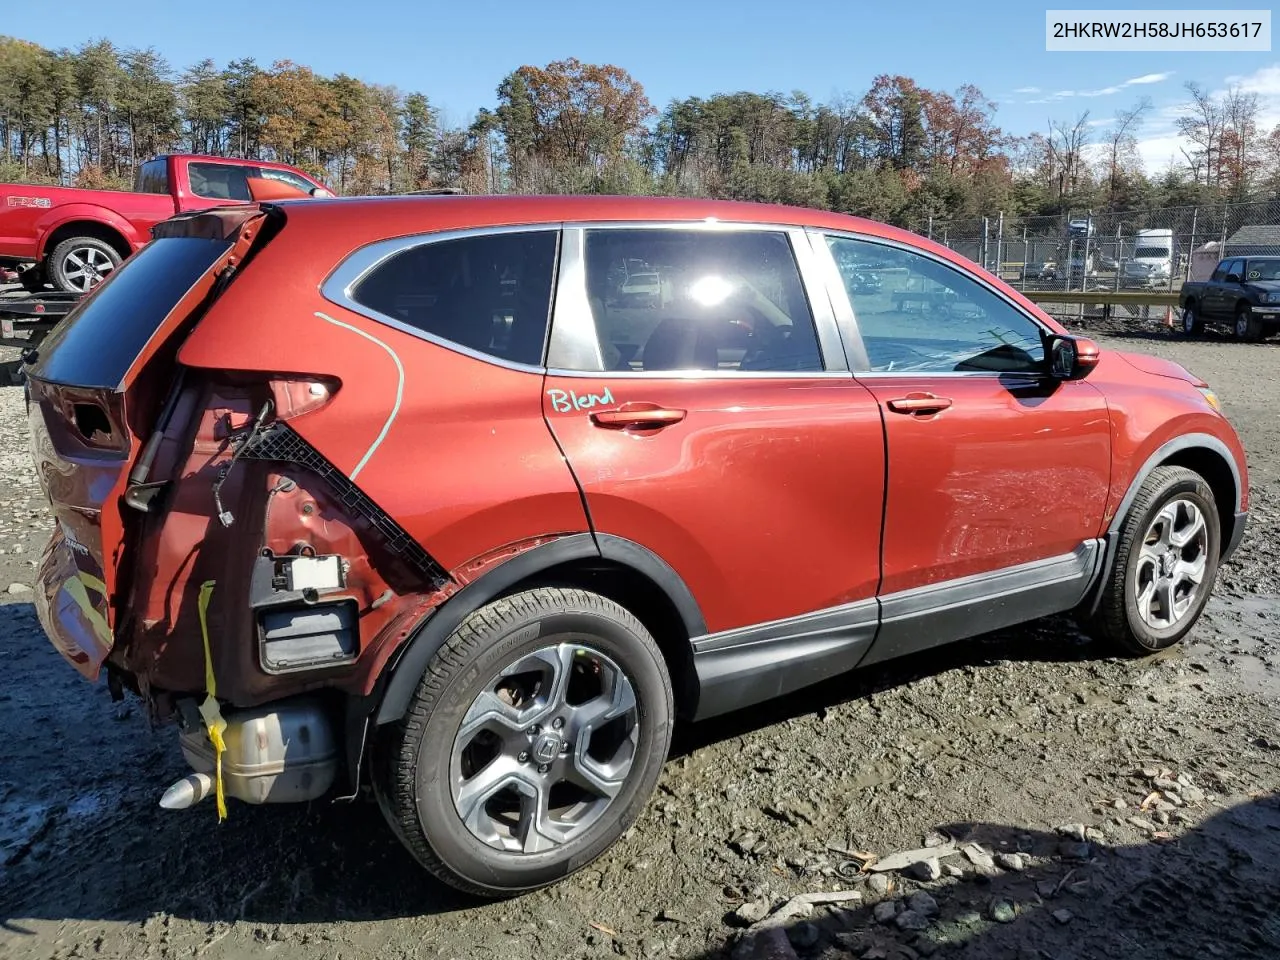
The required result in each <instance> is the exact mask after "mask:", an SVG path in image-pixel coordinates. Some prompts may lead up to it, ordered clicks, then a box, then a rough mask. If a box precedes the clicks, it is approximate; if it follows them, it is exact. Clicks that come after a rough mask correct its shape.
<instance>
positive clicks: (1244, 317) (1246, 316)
mask: <svg viewBox="0 0 1280 960" xmlns="http://www.w3.org/2000/svg"><path fill="white" fill-rule="evenodd" d="M1235 332H1236V339H1238V340H1250V341H1253V340H1261V339H1262V323H1261V322H1260V321H1259V320H1258V319H1257V318H1256V317H1255V316H1254V315H1253V311H1252V310H1250V309H1249V305H1248V304H1243V303H1242V304H1241V305H1240V306H1238V307H1237V308H1236V325H1235Z"/></svg>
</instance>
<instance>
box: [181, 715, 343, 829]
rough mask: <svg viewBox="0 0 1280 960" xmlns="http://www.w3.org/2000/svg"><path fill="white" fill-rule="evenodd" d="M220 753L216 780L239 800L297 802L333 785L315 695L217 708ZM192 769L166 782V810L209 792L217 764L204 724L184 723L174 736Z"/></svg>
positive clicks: (325, 722) (334, 768)
mask: <svg viewBox="0 0 1280 960" xmlns="http://www.w3.org/2000/svg"><path fill="white" fill-rule="evenodd" d="M223 718H224V719H225V720H226V722H227V729H226V731H225V732H224V733H223V735H222V736H223V740H224V741H225V742H226V746H227V749H226V752H225V753H223V755H222V784H223V790H224V792H225V793H226V795H227V796H228V797H236V798H237V799H239V800H242V801H244V802H245V803H303V802H306V801H308V800H316V799H318V798H320V797H322V796H324V794H325V793H326V792H327V791H328V790H329V788H330V787H331V786H332V785H333V781H334V778H335V777H336V776H337V772H338V745H337V739H336V737H335V736H334V730H333V725H332V724H331V723H330V722H329V717H328V714H327V713H326V712H325V710H324V708H323V706H322V705H321V704H320V703H319V702H317V701H316V700H313V699H310V698H306V697H298V698H296V699H289V700H281V701H279V702H277V703H271V704H266V705H264V706H261V707H254V708H251V709H247V710H234V711H232V710H228V711H225V712H224V713H223ZM178 743H179V745H180V746H181V747H182V754H183V756H184V757H186V760H187V763H188V764H189V765H190V766H191V769H192V770H193V771H194V772H193V773H192V774H190V775H189V776H186V777H183V778H182V779H181V780H178V781H176V782H175V783H173V784H171V785H170V786H169V788H168V789H167V790H165V792H164V794H163V796H161V798H160V806H162V807H163V808H164V809H166V810H185V809H186V808H188V807H191V806H194V805H195V804H197V803H199V802H200V801H201V800H203V799H204V798H205V797H208V796H210V795H212V793H213V792H214V776H215V773H216V770H217V766H216V763H215V760H214V751H213V744H212V743H210V742H209V735H208V733H207V732H206V731H205V728H204V725H203V724H199V723H195V724H189V725H188V726H187V727H186V729H184V730H182V732H181V733H179V735H178Z"/></svg>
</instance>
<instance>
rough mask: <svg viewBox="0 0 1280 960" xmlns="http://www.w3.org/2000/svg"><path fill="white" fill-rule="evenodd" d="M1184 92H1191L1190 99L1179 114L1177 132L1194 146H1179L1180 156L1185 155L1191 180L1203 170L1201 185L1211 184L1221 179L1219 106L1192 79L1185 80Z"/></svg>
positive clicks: (1222, 126) (1223, 121) (1220, 114)
mask: <svg viewBox="0 0 1280 960" xmlns="http://www.w3.org/2000/svg"><path fill="white" fill-rule="evenodd" d="M1187 92H1188V93H1189V94H1191V102H1190V103H1188V104H1187V105H1186V107H1185V111H1184V113H1183V114H1182V116H1180V117H1178V132H1179V133H1181V134H1182V135H1183V136H1184V137H1186V138H1187V139H1188V140H1190V141H1191V142H1192V143H1193V144H1194V147H1193V148H1192V149H1191V150H1187V149H1186V148H1185V147H1184V148H1182V155H1183V156H1184V157H1186V158H1187V165H1188V166H1189V167H1190V168H1191V175H1192V179H1193V180H1195V181H1196V182H1201V179H1200V175H1201V173H1203V174H1204V179H1203V183H1204V185H1205V186H1207V187H1213V186H1216V185H1217V184H1218V183H1220V182H1221V178H1222V131H1223V128H1224V124H1225V119H1224V117H1223V110H1222V105H1221V104H1220V103H1218V102H1217V101H1216V100H1214V98H1213V96H1212V94H1210V93H1209V91H1208V90H1206V89H1205V88H1204V87H1202V86H1200V85H1199V84H1198V83H1196V82H1194V81H1189V82H1188V83H1187Z"/></svg>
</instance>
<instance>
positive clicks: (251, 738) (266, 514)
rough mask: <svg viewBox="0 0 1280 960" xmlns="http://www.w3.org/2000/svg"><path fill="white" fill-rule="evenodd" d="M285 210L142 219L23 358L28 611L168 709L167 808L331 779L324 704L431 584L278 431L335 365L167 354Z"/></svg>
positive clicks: (425, 572)
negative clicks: (32, 538) (39, 514)
mask: <svg viewBox="0 0 1280 960" xmlns="http://www.w3.org/2000/svg"><path fill="white" fill-rule="evenodd" d="M286 219H287V217H286V214H285V212H284V211H283V210H282V209H280V208H279V207H278V206H271V205H258V206H253V207H244V208H235V209H220V210H212V211H204V212H201V213H197V214H190V215H185V216H180V217H176V218H174V219H172V220H170V221H166V222H165V223H163V224H160V225H159V226H157V227H156V229H155V232H154V238H155V239H154V241H153V242H152V243H150V244H149V245H148V246H147V247H146V248H144V249H143V251H141V252H140V253H139V254H138V255H137V256H136V257H135V258H133V260H131V261H130V263H129V264H128V265H127V266H126V267H125V268H124V269H121V270H120V271H118V272H117V273H115V274H114V275H113V276H112V277H111V278H110V279H109V280H108V281H107V282H105V283H103V284H102V285H101V286H100V287H99V288H98V289H96V290H95V291H94V292H93V293H92V294H91V295H90V296H89V297H88V298H86V300H85V301H84V302H83V303H82V304H81V305H80V306H79V307H78V308H77V309H76V310H75V311H74V312H73V313H72V314H71V315H69V316H68V318H67V319H66V321H65V322H64V323H62V324H61V325H60V326H59V327H58V328H57V329H56V330H55V331H54V332H53V334H51V335H50V337H49V338H48V339H47V340H46V341H45V342H44V343H43V344H42V345H41V347H40V349H39V351H38V353H36V354H35V355H34V356H30V355H29V356H28V367H27V388H26V389H27V407H28V416H29V420H30V426H31V444H32V454H33V457H34V459H35V463H36V468H37V472H38V474H39V478H40V481H41V483H42V485H43V487H44V490H45V492H46V493H47V495H48V497H49V500H50V504H51V507H52V512H53V514H54V517H55V527H54V530H53V533H52V535H51V537H50V539H49V541H48V544H47V546H46V548H45V550H44V553H43V557H42V560H41V567H40V573H39V582H40V590H39V592H38V596H37V604H36V606H37V612H38V614H39V617H40V620H41V623H42V625H43V627H44V629H45V631H46V633H47V634H48V636H49V637H50V639H51V641H52V642H53V644H54V646H55V647H56V648H57V650H58V651H59V652H60V653H61V654H62V655H63V656H64V657H65V658H66V659H67V660H68V661H69V662H70V663H71V664H72V665H73V666H74V667H75V668H76V669H77V670H78V671H79V672H80V673H81V674H83V675H84V676H85V677H86V678H88V679H91V680H93V679H97V678H98V677H99V675H100V674H103V673H105V676H106V680H107V683H108V685H109V687H110V689H111V692H112V695H113V697H115V698H117V699H119V698H120V697H122V696H123V695H124V691H125V690H126V689H127V690H130V691H132V692H133V693H135V694H137V695H139V696H140V697H142V698H143V699H144V700H145V702H146V704H147V706H148V713H149V716H150V718H151V720H152V722H153V724H157V725H163V724H167V723H170V722H176V724H177V726H178V728H179V731H180V741H181V746H182V751H183V753H184V755H185V757H186V759H187V761H188V763H189V764H190V766H191V767H192V770H193V772H192V774H191V775H190V776H188V777H186V778H184V779H183V780H180V781H178V782H177V783H174V784H173V785H171V786H170V787H169V789H168V790H167V791H166V792H165V793H164V795H163V797H162V800H161V805H162V806H165V807H169V808H183V807H187V806H190V805H192V804H194V803H196V802H198V801H200V800H202V799H204V798H205V797H207V796H210V795H211V794H213V793H214V792H216V793H217V795H218V805H219V809H220V812H225V806H224V794H225V796H233V797H236V798H238V799H240V800H243V801H246V802H250V803H263V802H281V801H305V800H312V799H316V798H318V797H320V796H322V795H324V794H326V793H329V792H330V791H331V790H332V789H333V788H334V787H335V785H340V784H339V783H338V781H339V778H340V776H341V774H342V773H343V771H344V770H345V769H346V768H347V767H348V766H349V764H348V763H347V757H346V750H347V747H348V744H347V743H346V740H345V737H344V731H345V719H346V716H347V711H346V710H345V704H346V702H347V701H348V700H350V699H351V698H352V697H353V696H355V697H359V696H360V695H362V694H366V693H368V692H370V690H371V689H372V686H373V683H374V679H373V678H376V677H377V675H378V672H379V668H380V667H381V666H383V664H384V663H385V657H383V658H381V659H379V658H378V656H377V654H378V650H379V649H380V643H381V642H382V641H383V640H391V641H392V642H391V643H390V645H389V646H388V647H387V649H386V650H385V651H384V653H385V654H387V655H389V654H390V652H391V649H393V648H394V646H395V644H396V643H398V642H399V641H401V640H403V639H404V636H405V635H406V634H407V630H408V624H409V623H411V622H413V621H415V620H416V619H417V618H418V617H419V616H420V615H421V613H422V612H423V610H424V609H426V608H427V600H426V599H425V598H434V600H438V599H439V591H440V588H441V587H442V586H443V585H444V584H445V583H446V582H447V577H446V576H445V575H444V574H443V572H442V571H441V570H439V568H438V567H437V566H436V565H435V564H434V562H433V561H432V560H431V559H430V558H429V557H427V555H426V554H425V553H424V552H423V550H422V549H421V547H419V546H417V544H416V543H415V542H414V541H412V540H411V538H409V537H408V536H407V535H406V534H405V533H404V531H403V530H401V529H400V528H399V527H398V526H397V525H396V524H395V523H394V521H392V520H391V519H390V518H389V517H388V516H387V515H386V514H385V513H383V512H382V511H381V510H380V509H378V507H377V506H375V505H374V504H373V503H372V502H371V501H370V500H369V498H368V497H367V496H365V495H364V494H363V493H362V492H361V491H360V490H359V489H357V488H356V487H355V485H354V484H353V483H352V482H351V480H350V479H348V477H347V476H345V475H344V474H343V473H342V472H341V471H339V470H338V469H337V468H335V467H334V466H333V465H332V464H331V463H329V462H328V461H327V460H326V458H325V457H324V456H323V455H322V454H320V453H319V452H317V451H316V450H315V449H314V448H313V447H311V446H310V445H309V444H308V443H307V442H306V441H305V440H303V439H302V438H301V437H300V436H299V435H298V434H297V433H296V432H294V431H293V430H292V429H291V428H290V423H291V422H293V421H295V420H296V418H298V417H301V416H303V415H305V414H307V413H310V412H313V411H315V410H317V409H319V408H321V407H323V406H324V405H325V404H327V403H328V402H330V401H331V400H332V398H333V396H334V395H335V394H336V393H337V392H338V391H339V390H340V389H341V383H340V381H339V380H337V379H336V378H334V377H331V376H326V375H325V374H323V373H319V374H317V373H315V372H311V371H307V372H303V373H297V374H295V373H290V372H288V371H289V370H290V362H289V360H290V358H288V357H287V356H280V355H279V353H278V352H277V355H276V356H275V357H273V358H272V360H273V362H271V363H269V364H268V365H267V366H268V368H269V369H264V370H260V371H255V370H251V369H250V370H229V369H226V368H219V367H201V366H199V365H189V364H185V363H182V362H181V361H180V360H179V352H180V350H181V349H182V348H183V347H184V345H187V344H188V343H189V342H190V340H191V336H192V333H193V331H195V330H196V329H197V327H199V326H200V324H201V323H204V322H207V321H208V320H209V318H210V317H211V316H212V315H213V312H214V311H215V310H216V309H217V308H218V306H219V304H220V301H221V298H222V297H223V295H224V294H225V293H226V291H227V290H228V289H230V288H231V287H232V286H233V285H234V284H235V283H236V282H237V280H238V279H239V277H240V275H241V274H243V273H244V272H246V271H250V270H252V268H253V263H254V260H255V259H256V258H257V257H258V256H259V254H260V253H261V252H262V251H263V250H264V249H266V248H267V247H268V246H269V245H270V244H271V242H272V240H273V238H274V237H275V236H277V235H278V234H279V233H280V232H281V230H282V229H284V227H285V223H286ZM262 320H263V321H264V322H270V318H269V317H263V318H262ZM210 335H211V336H215V337H216V336H218V335H219V333H218V331H216V330H212V331H210ZM231 352H232V353H234V352H235V351H231ZM197 364H198V361H197ZM362 633H363V638H364V639H363V641H362V637H361V635H362ZM362 654H367V655H368V656H367V658H366V660H365V662H364V665H363V666H359V665H357V661H358V660H360V659H361V655H362ZM374 661H376V662H374ZM363 720H364V718H363V717H362V718H361V722H360V723H358V724H356V727H357V729H358V730H359V731H360V733H361V734H362V733H363ZM363 746H364V741H363V737H362V736H361V738H360V739H359V742H358V743H357V744H356V746H355V758H354V759H355V764H356V765H358V763H359V758H360V754H361V753H362V751H363ZM350 772H351V774H352V778H353V781H352V782H354V777H355V775H356V772H355V770H354V769H353V770H351V771H350Z"/></svg>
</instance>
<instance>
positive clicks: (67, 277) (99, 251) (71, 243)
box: [48, 237, 121, 293]
mask: <svg viewBox="0 0 1280 960" xmlns="http://www.w3.org/2000/svg"><path fill="white" fill-rule="evenodd" d="M120 260H121V257H120V254H119V253H117V252H116V250H115V248H114V247H112V246H111V244H109V243H107V242H106V241H105V240H99V239H98V238H97V237H72V238H71V239H69V240H63V241H62V242H61V243H60V244H58V245H57V246H56V247H54V248H53V253H51V254H49V266H48V274H49V279H51V280H52V281H53V285H54V286H55V287H57V288H58V289H59V290H64V291H66V292H67V293H86V292H87V291H89V290H90V289H91V288H93V287H95V286H97V285H98V283H99V282H101V281H102V280H103V279H105V278H106V276H107V274H108V273H110V272H111V271H112V270H114V269H115V268H116V267H118V266H120Z"/></svg>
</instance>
